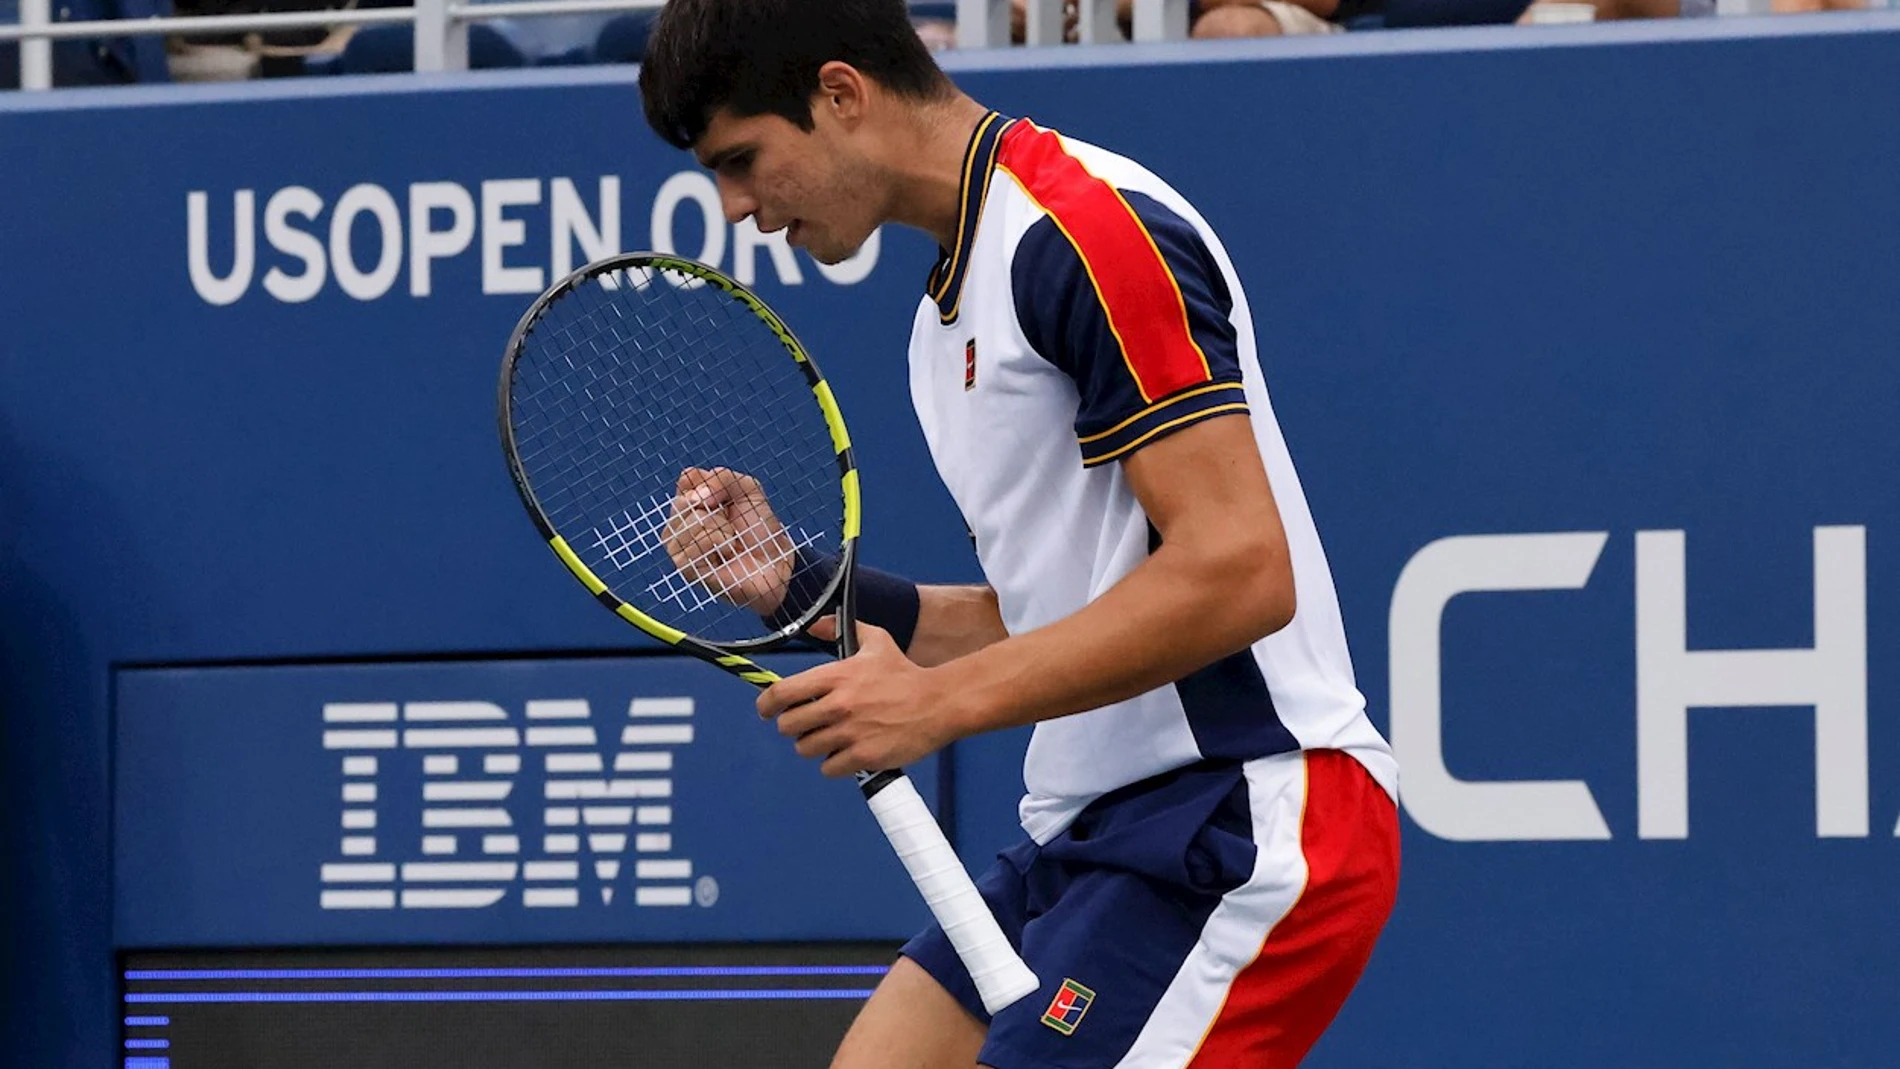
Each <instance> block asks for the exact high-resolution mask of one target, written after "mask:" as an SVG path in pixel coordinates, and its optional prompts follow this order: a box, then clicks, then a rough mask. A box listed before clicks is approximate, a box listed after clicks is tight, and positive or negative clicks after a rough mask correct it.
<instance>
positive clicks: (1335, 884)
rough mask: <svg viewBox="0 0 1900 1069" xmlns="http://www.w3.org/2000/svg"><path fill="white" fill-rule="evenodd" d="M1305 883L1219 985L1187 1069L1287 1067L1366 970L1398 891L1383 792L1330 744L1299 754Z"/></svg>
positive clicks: (1395, 829) (1393, 829) (1395, 827)
mask: <svg viewBox="0 0 1900 1069" xmlns="http://www.w3.org/2000/svg"><path fill="white" fill-rule="evenodd" d="M1305 758H1306V809H1305V813H1304V815H1303V817H1302V819H1301V824H1300V849H1301V851H1302V852H1303V853H1304V854H1305V855H1306V865H1307V872H1308V875H1307V882H1306V889H1305V890H1304V891H1303V892H1302V893H1301V894H1300V898H1299V900H1298V901H1297V902H1295V903H1294V904H1293V909H1292V910H1290V911H1289V912H1288V913H1287V915H1286V916H1285V917H1283V918H1281V920H1280V923H1278V924H1276V925H1274V926H1273V929H1272V930H1271V931H1270V932H1268V933H1267V937H1266V939H1265V941H1264V942H1262V943H1261V945H1260V952H1259V954H1257V955H1256V956H1255V957H1254V960H1253V961H1252V963H1250V964H1249V965H1248V966H1247V967H1246V968H1244V969H1242V970H1241V971H1240V975H1239V976H1237V977H1235V978H1234V983H1233V986H1232V987H1231V988H1229V989H1228V993H1227V1001H1226V1002H1225V1003H1224V1004H1223V1005H1222V1006H1221V1010H1220V1013H1219V1014H1218V1015H1217V1016H1216V1017H1215V1018H1214V1024H1213V1026H1212V1027H1211V1028H1209V1029H1208V1032H1207V1035H1206V1037H1205V1038H1204V1039H1202V1041H1201V1046H1200V1049H1199V1050H1198V1051H1196V1052H1195V1055H1194V1058H1193V1060H1192V1061H1190V1062H1189V1063H1188V1064H1189V1066H1190V1069H1232V1067H1235V1066H1246V1067H1247V1069H1291V1067H1292V1066H1295V1065H1298V1064H1299V1062H1300V1059H1301V1058H1304V1057H1306V1052H1307V1051H1308V1050H1311V1049H1312V1047H1313V1043H1314V1042H1315V1041H1316V1040H1318V1039H1319V1036H1320V1033H1321V1032H1323V1031H1325V1030H1326V1026H1327V1025H1329V1024H1331V1023H1332V1020H1333V1017H1334V1016H1335V1015H1336V1014H1337V1013H1338V1012H1339V1007H1340V1006H1342V1005H1344V1004H1345V1001H1346V996H1347V995H1348V994H1349V993H1351V991H1352V988H1353V985H1354V984H1355V983H1357V982H1358V981H1359V975H1360V973H1362V972H1364V971H1365V968H1366V961H1367V959H1369V958H1370V957H1371V956H1372V945H1373V943H1374V942H1376V941H1377V940H1378V937H1379V930H1380V929H1381V928H1383V927H1384V926H1385V920H1386V917H1387V916H1389V915H1390V914H1391V912H1392V903H1393V900H1394V898H1395V897H1396V895H1397V893H1398V876H1399V818H1398V809H1397V807H1396V806H1394V805H1393V804H1392V799H1391V796H1389V795H1387V794H1386V793H1385V790H1384V789H1383V788H1381V787H1380V786H1379V784H1378V782H1377V781H1375V780H1374V779H1373V778H1372V776H1371V775H1370V774H1369V773H1368V772H1366V770H1365V768H1364V766H1362V765H1360V764H1359V762H1357V761H1355V760H1353V759H1352V758H1351V757H1349V756H1347V755H1346V754H1344V753H1341V752H1340V751H1338V750H1314V751H1309V752H1308V753H1307V754H1306V755H1305Z"/></svg>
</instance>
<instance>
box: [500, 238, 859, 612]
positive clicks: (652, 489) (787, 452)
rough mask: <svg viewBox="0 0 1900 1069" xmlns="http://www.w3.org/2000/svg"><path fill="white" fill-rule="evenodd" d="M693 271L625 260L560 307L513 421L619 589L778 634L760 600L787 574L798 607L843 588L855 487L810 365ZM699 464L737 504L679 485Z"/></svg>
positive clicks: (641, 602)
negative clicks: (846, 525)
mask: <svg viewBox="0 0 1900 1069" xmlns="http://www.w3.org/2000/svg"><path fill="white" fill-rule="evenodd" d="M696 281H697V280H692V279H690V278H689V277H688V276H685V275H683V274H679V273H675V272H670V271H666V270H664V269H660V268H652V269H635V270H628V271H618V272H614V273H612V274H609V275H603V276H598V277H596V278H593V279H589V280H586V281H583V282H581V283H579V284H577V285H576V286H574V287H572V288H571V289H569V290H568V291H566V292H565V293H564V294H563V295H561V296H560V297H557V298H556V299H555V300H553V301H551V302H550V303H549V304H548V305H546V306H545V307H544V309H543V311H542V314H541V316H540V317H539V319H538V320H537V321H536V322H534V323H533V324H532V325H531V327H530V328H529V330H528V331H527V332H526V334H525V336H524V338H523V340H522V342H521V345H520V348H519V350H518V352H517V354H516V358H515V364H514V370H513V372H512V376H513V377H512V379H511V382H510V385H509V392H510V418H511V423H512V427H513V431H514V435H515V452H516V456H517V458H518V460H519V462H520V464H521V468H522V471H523V474H524V476H525V477H526V479H527V482H528V484H529V486H530V487H531V488H532V489H533V491H534V494H535V497H536V498H537V500H538V501H539V503H540V505H541V508H542V511H543V513H544V514H545V516H546V518H547V520H548V521H549V523H550V524H551V525H552V526H553V528H554V530H555V532H556V533H557V534H560V535H561V536H562V537H563V539H564V540H566V542H567V543H568V545H569V547H570V548H571V549H572V550H573V551H574V552H575V553H576V554H577V555H578V556H579V557H580V558H581V560H582V561H583V562H584V563H585V564H586V565H587V566H588V568H589V569H590V570H592V571H593V572H594V573H595V574H596V575H597V576H598V577H599V578H600V579H601V581H602V582H604V583H606V584H607V586H608V588H609V589H610V590H612V591H613V592H614V593H615V595H616V596H618V597H619V598H621V599H622V600H623V601H628V602H631V603H633V604H635V605H636V607H638V608H640V609H641V610H642V611H644V612H646V613H647V614H648V615H650V616H654V617H655V618H657V619H660V620H662V621H663V622H665V623H667V624H669V625H670V626H673V627H676V628H679V629H680V630H682V631H686V632H688V633H689V634H693V635H695V636H697V637H700V638H702V639H706V640H709V641H714V642H736V641H744V640H746V639H750V638H757V637H763V635H764V634H765V633H767V631H769V630H771V629H770V628H769V627H768V626H767V625H766V624H765V622H764V621H763V620H762V619H761V617H760V616H759V614H758V613H757V612H754V611H753V610H752V608H749V607H748V606H749V605H750V606H756V607H761V608H762V607H764V606H765V603H764V602H763V601H761V600H759V595H760V593H761V592H769V591H772V590H775V589H777V588H778V587H779V586H780V580H781V577H782V576H784V573H785V572H787V571H789V572H790V573H791V574H790V576H789V581H788V582H787V583H785V586H786V587H787V588H788V590H789V592H788V601H791V600H796V601H797V603H798V604H799V605H801V606H803V605H808V604H809V603H811V602H812V601H814V600H816V598H817V597H818V596H819V595H820V594H821V593H822V592H823V590H824V589H825V588H826V587H828V585H829V582H830V579H831V578H832V575H833V574H835V571H836V568H837V564H838V561H837V554H838V551H839V547H840V546H841V544H842V531H843V494H842V489H841V487H840V484H839V478H838V476H839V469H838V464H837V458H836V451H835V447H834V446H833V444H832V440H831V433H830V430H829V427H828V426H827V425H826V423H825V420H824V418H823V415H822V413H821V411H820V409H819V407H818V405H817V403H816V400H815V399H814V397H813V395H812V392H811V383H810V380H809V379H808V378H807V376H806V374H805V372H804V370H803V369H802V368H801V367H799V365H798V364H797V363H795V362H794V360H793V359H792V357H791V355H790V353H789V352H788V351H787V349H786V347H785V345H784V344H783V343H782V342H781V341H780V340H779V338H778V336H777V335H776V334H775V333H774V332H773V330H772V329H771V328H770V327H769V326H768V325H767V324H766V323H765V322H764V321H762V320H761V319H760V318H759V316H758V315H757V314H755V313H754V312H753V311H752V309H751V308H750V307H748V306H747V305H746V304H744V303H743V302H741V301H740V300H739V299H738V298H736V297H734V296H732V295H730V294H728V293H726V292H725V291H723V290H721V289H718V288H717V287H713V286H709V285H704V284H697V285H695V284H691V283H692V282H696ZM683 283H684V284H683ZM718 469H724V471H723V472H721V471H719V470H718ZM694 470H697V471H698V472H699V473H703V474H700V475H695V476H693V477H692V479H690V480H688V481H689V482H691V481H693V480H697V481H698V482H700V483H713V484H716V485H718V486H719V487H721V488H722V491H723V492H724V493H726V495H727V500H726V501H725V502H724V503H723V507H720V508H708V507H707V506H706V505H705V504H704V503H700V502H696V501H694V500H691V499H689V498H687V497H683V496H681V494H680V490H681V489H682V486H683V483H682V478H683V476H686V474H687V473H689V472H692V471H694ZM741 479H747V480H752V481H755V482H756V490H754V491H752V493H750V494H748V493H745V492H743V491H746V490H751V489H752V483H750V482H746V483H743V484H740V480H741ZM688 489H690V487H688ZM760 495H762V497H763V503H762V504H761V503H759V502H758V501H757V500H756V498H757V496H760ZM768 600H769V598H768Z"/></svg>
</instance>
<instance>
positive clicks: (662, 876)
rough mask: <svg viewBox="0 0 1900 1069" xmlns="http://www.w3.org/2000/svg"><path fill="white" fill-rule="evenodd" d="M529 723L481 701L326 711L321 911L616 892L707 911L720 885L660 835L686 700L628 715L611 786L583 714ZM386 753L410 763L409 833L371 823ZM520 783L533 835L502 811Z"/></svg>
mask: <svg viewBox="0 0 1900 1069" xmlns="http://www.w3.org/2000/svg"><path fill="white" fill-rule="evenodd" d="M525 712H526V714H527V716H526V723H525V724H520V725H518V724H517V723H515V722H514V721H513V720H511V718H510V715H509V712H508V711H507V710H505V709H503V708H502V707H501V706H499V705H494V704H491V703H489V702H404V703H401V704H398V703H396V702H331V703H329V704H326V705H325V706H324V707H323V724H324V731H323V748H324V749H325V750H330V751H334V752H336V753H338V754H339V755H340V757H341V759H342V773H343V795H342V801H343V806H342V826H343V836H342V841H341V843H340V847H339V849H340V851H341V855H342V858H343V859H344V860H335V861H328V862H325V863H324V864H323V866H322V883H323V891H322V897H321V902H322V906H323V908H324V909H396V908H398V907H400V908H402V909H484V908H486V907H489V906H493V905H495V904H496V903H498V902H501V901H502V899H504V898H505V897H507V896H508V894H509V892H510V891H511V890H515V889H517V888H518V889H519V891H520V896H521V897H520V902H521V905H523V906H529V907H535V908H570V909H571V908H575V907H578V906H579V905H580V903H581V898H582V891H583V889H587V890H591V891H595V892H597V893H598V894H599V897H600V901H601V902H602V903H603V904H611V903H612V902H613V901H614V898H615V894H616V892H617V891H619V890H622V889H624V888H625V887H627V885H628V884H631V886H632V890H633V901H634V904H635V905H636V906H688V905H691V904H693V903H694V902H695V901H697V902H698V903H699V904H701V905H705V906H710V905H712V904H713V903H714V902H715V901H717V899H718V894H719V885H718V884H717V883H716V882H715V881H714V880H713V879H712V878H711V877H709V876H701V877H699V879H698V881H697V882H696V883H695V882H694V880H693V863H692V861H691V860H689V859H687V858H683V857H679V856H678V855H677V853H676V852H675V850H674V845H673V833H672V830H671V828H672V823H673V806H672V804H671V800H672V797H673V779H672V772H673V753H674V751H675V750H676V749H677V748H678V747H681V746H685V745H688V744H690V743H691V742H692V741H693V725H692V719H691V718H692V715H693V699H691V698H635V699H633V700H632V701H631V702H630V703H628V705H627V722H626V723H625V724H624V725H623V726H622V727H621V728H620V740H619V742H620V745H619V748H618V750H617V751H615V752H614V753H613V755H612V758H611V760H612V770H611V774H609V771H608V768H607V760H606V759H605V757H604V756H603V753H602V748H601V744H600V739H599V737H598V733H597V732H596V730H595V727H594V724H593V711H592V710H591V709H590V708H589V707H588V703H587V702H585V701H581V700H575V699H556V700H536V701H530V702H528V703H527V706H526V709H525ZM609 730H610V731H611V728H609ZM394 751H409V753H410V754H411V755H413V756H412V758H411V759H412V760H413V759H419V760H420V762H421V766H422V774H423V781H422V820H421V828H420V829H419V831H420V834H419V836H416V835H413V834H403V833H400V832H399V833H397V834H391V832H390V829H388V828H386V827H384V828H379V826H378V825H379V820H378V812H377V803H378V799H379V796H380V795H381V788H382V779H383V777H384V775H385V774H387V773H389V772H390V771H391V770H390V769H389V768H388V767H387V762H388V761H390V760H391V759H393V758H394V756H395V755H394ZM524 762H526V769H525V771H524ZM537 765H538V766H539V767H538V768H537V767H535V766H537ZM520 784H527V785H528V789H529V790H530V791H532V790H534V789H535V787H536V786H538V787H539V793H540V797H539V798H537V799H534V800H533V804H535V805H537V806H538V807H539V808H538V815H539V818H540V819H539V821H538V822H535V826H533V827H517V826H516V823H515V816H514V814H513V813H511V812H510V810H509V808H508V806H507V803H508V801H509V800H510V798H511V797H513V796H514V794H515V789H516V787H517V786H518V785H520ZM526 793H527V792H525V791H524V794H526ZM515 812H517V813H518V812H521V807H520V806H517V807H516V810H515ZM417 838H419V839H420V841H419V842H418V841H416V840H417ZM629 847H631V850H632V853H633V857H634V860H633V865H632V873H631V879H627V878H626V876H627V873H626V866H625V865H624V864H623V862H624V860H625V858H626V855H627V853H628V850H629ZM417 850H419V851H420V857H421V858H422V859H426V860H422V859H417V854H416V851H417ZM589 862H591V865H590V864H588V863H589ZM590 876H591V879H590V878H589V877H590Z"/></svg>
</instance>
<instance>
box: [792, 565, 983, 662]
mask: <svg viewBox="0 0 1900 1069" xmlns="http://www.w3.org/2000/svg"><path fill="white" fill-rule="evenodd" d="M916 589H917V607H916V614H917V615H916V623H915V624H914V625H912V626H911V629H910V630H909V631H905V630H904V629H903V620H902V613H901V610H900V612H899V614H898V615H899V617H900V618H899V620H898V621H896V622H895V626H893V621H892V620H890V619H887V618H881V617H883V616H884V614H883V613H880V612H879V611H878V608H879V607H878V606H877V605H875V604H873V605H871V606H870V608H871V609H872V611H871V612H870V613H868V614H867V613H866V612H865V609H866V607H867V606H866V605H865V604H863V601H864V599H863V594H862V592H860V595H859V600H860V604H859V607H858V614H859V615H858V618H859V620H860V621H861V622H864V623H868V624H872V625H874V626H877V627H882V628H884V630H886V631H891V632H892V633H893V635H894V637H895V638H896V639H897V641H898V642H899V644H900V647H901V648H902V649H903V651H904V654H905V655H906V656H908V657H909V658H910V659H911V661H912V662H913V663H916V664H919V665H922V666H923V667H925V668H933V667H935V666H937V665H940V664H943V663H945V662H946V661H953V660H955V659H957V658H958V657H962V656H964V655H966V654H970V653H975V652H976V651H977V650H980V649H982V648H983V647H985V646H988V645H990V644H991V643H995V642H1001V641H1002V640H1004V639H1006V638H1008V637H1009V631H1008V630H1006V629H1005V628H1004V627H1003V614H1002V611H1001V609H1000V608H998V606H997V603H996V591H994V590H992V589H991V588H990V587H988V586H986V585H983V584H974V585H968V586H943V585H936V586H919V587H917V588H916ZM811 633H812V634H813V635H814V636H816V637H818V638H821V639H824V640H825V641H826V642H830V641H833V640H835V639H836V638H837V637H838V631H837V628H836V626H835V625H834V624H833V621H832V620H831V619H830V618H829V617H827V618H826V619H823V620H820V621H819V622H818V623H817V624H815V625H813V626H812V629H811ZM905 636H908V638H906V637H905Z"/></svg>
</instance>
